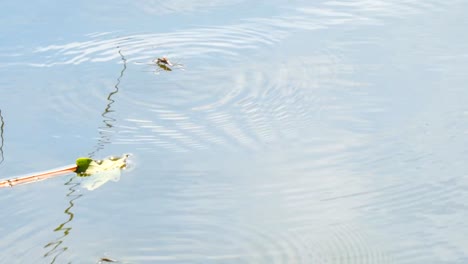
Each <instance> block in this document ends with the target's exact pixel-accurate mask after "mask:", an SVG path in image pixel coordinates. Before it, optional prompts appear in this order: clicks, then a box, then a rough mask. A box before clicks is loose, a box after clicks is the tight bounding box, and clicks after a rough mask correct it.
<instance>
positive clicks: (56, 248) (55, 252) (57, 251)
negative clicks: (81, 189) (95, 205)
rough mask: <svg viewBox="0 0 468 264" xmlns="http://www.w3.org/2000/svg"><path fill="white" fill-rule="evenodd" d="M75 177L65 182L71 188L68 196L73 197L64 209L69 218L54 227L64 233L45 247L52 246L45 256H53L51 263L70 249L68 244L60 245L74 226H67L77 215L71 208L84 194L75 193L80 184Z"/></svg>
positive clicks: (56, 230)
mask: <svg viewBox="0 0 468 264" xmlns="http://www.w3.org/2000/svg"><path fill="white" fill-rule="evenodd" d="M74 179H77V177H76V176H73V177H72V178H70V180H69V181H68V182H66V183H65V185H67V186H70V188H68V190H69V192H68V193H67V195H66V197H67V198H71V199H70V200H69V201H68V204H69V206H68V207H67V208H66V209H65V211H64V213H65V214H66V215H67V216H68V219H67V220H66V221H65V222H63V223H61V224H60V225H58V226H57V227H56V228H55V229H54V232H61V233H63V234H62V235H61V236H60V237H59V238H57V239H56V240H54V241H52V242H50V243H48V244H47V245H45V246H44V248H50V249H49V251H48V252H47V253H46V254H45V255H44V257H45V258H47V257H49V256H53V258H52V260H51V262H50V263H51V264H53V263H55V261H56V260H57V258H58V257H59V256H60V255H61V254H62V253H63V252H65V251H67V250H68V247H67V246H62V247H60V246H61V245H62V243H63V241H64V239H65V237H66V236H68V235H69V234H70V231H71V230H72V227H69V226H67V224H68V223H70V222H71V221H72V220H73V218H74V216H75V215H74V214H73V212H72V211H71V209H72V208H73V206H74V205H75V204H74V201H75V200H76V199H78V198H80V197H81V196H83V195H82V194H74V193H75V192H76V191H77V189H76V188H77V187H78V186H79V185H80V183H79V182H74Z"/></svg>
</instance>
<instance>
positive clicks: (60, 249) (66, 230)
mask: <svg viewBox="0 0 468 264" xmlns="http://www.w3.org/2000/svg"><path fill="white" fill-rule="evenodd" d="M119 54H120V57H121V59H122V61H123V69H122V70H121V71H120V76H119V77H118V78H117V82H116V84H115V85H114V90H113V91H112V92H110V93H109V95H108V96H107V101H108V104H107V105H106V108H105V109H104V112H103V113H102V114H101V116H102V117H103V120H102V122H103V123H104V125H103V126H101V127H99V140H98V142H97V145H96V146H95V149H94V151H92V152H90V153H89V157H93V156H94V155H95V154H96V153H97V152H98V151H100V150H102V149H103V148H104V146H105V145H106V144H108V143H110V139H111V136H110V135H109V134H108V133H106V130H105V129H108V128H112V127H113V123H114V122H115V121H116V119H115V118H113V117H111V116H109V114H110V113H112V112H113V110H112V109H111V108H112V104H113V103H114V102H115V100H114V99H113V96H114V95H115V94H117V93H118V92H119V85H120V80H121V79H122V77H123V75H124V72H125V70H126V69H127V60H126V59H125V57H124V55H123V54H122V52H121V50H119ZM0 117H1V112H0ZM1 122H2V126H1V127H0V128H1V129H2V130H1V131H2V134H1V135H2V145H0V146H3V118H2V119H1ZM0 151H1V148H0ZM0 153H1V154H2V159H3V151H2V152H0ZM65 185H66V186H70V188H68V190H69V192H68V193H67V195H66V197H67V198H68V199H69V201H68V203H69V206H68V207H67V208H66V209H65V211H64V213H65V214H66V215H67V216H68V219H67V220H66V221H65V222H63V223H61V224H59V225H58V226H57V227H56V228H55V229H54V232H60V233H62V235H61V236H60V237H58V238H57V239H55V240H54V241H52V242H49V243H47V244H46V245H45V246H44V248H46V249H49V248H50V249H49V251H48V252H47V253H46V254H45V255H44V258H48V257H51V258H52V260H51V262H50V264H53V263H56V261H57V258H58V257H59V256H60V255H61V254H63V253H64V252H65V251H67V250H68V247H67V246H64V245H62V244H63V242H64V239H65V237H66V236H68V235H69V234H70V231H71V230H72V227H71V226H70V223H71V222H72V221H73V218H74V216H75V215H74V214H73V212H72V211H71V209H72V208H73V206H74V205H75V204H74V201H75V200H77V199H78V198H80V197H81V196H83V194H74V193H75V192H76V191H78V189H77V187H78V186H79V185H80V181H79V177H77V176H73V177H71V178H70V180H69V181H68V182H66V183H65Z"/></svg>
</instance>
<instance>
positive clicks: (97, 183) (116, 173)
mask: <svg viewBox="0 0 468 264" xmlns="http://www.w3.org/2000/svg"><path fill="white" fill-rule="evenodd" d="M127 158H128V155H124V156H122V157H109V158H107V159H104V160H92V161H91V162H90V163H89V166H88V167H87V169H86V171H84V172H82V173H80V174H78V175H79V176H80V177H82V178H83V181H82V182H81V186H82V187H83V188H86V189H88V190H90V191H92V190H95V189H97V188H99V187H101V186H102V185H103V184H105V183H106V182H108V181H114V182H117V181H119V180H120V171H121V170H122V169H124V168H126V167H127Z"/></svg>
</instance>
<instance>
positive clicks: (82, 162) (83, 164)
mask: <svg viewBox="0 0 468 264" xmlns="http://www.w3.org/2000/svg"><path fill="white" fill-rule="evenodd" d="M91 162H93V159H91V158H78V159H77V160H76V171H75V172H76V173H78V174H81V173H84V172H85V171H86V170H87V169H88V167H89V165H90V164H91Z"/></svg>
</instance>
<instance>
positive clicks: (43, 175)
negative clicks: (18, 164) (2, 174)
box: [0, 164, 77, 188]
mask: <svg viewBox="0 0 468 264" xmlns="http://www.w3.org/2000/svg"><path fill="white" fill-rule="evenodd" d="M76 168H77V166H76V165H75V164H73V165H69V166H66V167H61V168H57V169H55V170H50V171H44V172H38V173H36V174H32V175H26V176H23V177H18V178H13V179H8V180H2V181H0V188H4V187H13V186H15V185H18V184H26V183H31V182H37V181H42V180H45V179H49V178H53V177H56V176H59V175H63V174H67V173H70V172H75V171H76Z"/></svg>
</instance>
